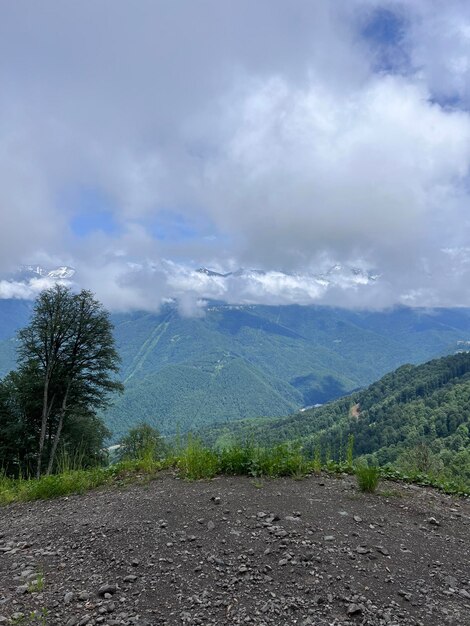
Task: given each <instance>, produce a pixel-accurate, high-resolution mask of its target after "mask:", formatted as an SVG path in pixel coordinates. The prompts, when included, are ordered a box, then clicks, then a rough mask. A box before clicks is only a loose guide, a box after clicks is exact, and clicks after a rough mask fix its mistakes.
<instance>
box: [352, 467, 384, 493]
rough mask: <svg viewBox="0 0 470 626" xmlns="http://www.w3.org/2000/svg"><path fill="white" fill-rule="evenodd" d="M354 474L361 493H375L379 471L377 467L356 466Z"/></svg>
mask: <svg viewBox="0 0 470 626" xmlns="http://www.w3.org/2000/svg"><path fill="white" fill-rule="evenodd" d="M354 473H355V474H356V479H357V484H358V486H359V489H360V490H361V491H364V492H366V493H375V491H376V490H377V487H378V485H379V480H380V469H379V468H378V467H376V466H369V465H363V464H358V465H357V467H356V469H355V472H354Z"/></svg>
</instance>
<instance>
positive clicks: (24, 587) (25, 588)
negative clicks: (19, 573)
mask: <svg viewBox="0 0 470 626" xmlns="http://www.w3.org/2000/svg"><path fill="white" fill-rule="evenodd" d="M16 593H17V594H18V595H19V596H22V595H24V594H25V593H28V585H20V586H19V587H17V588H16Z"/></svg>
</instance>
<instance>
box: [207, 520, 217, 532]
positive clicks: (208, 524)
mask: <svg viewBox="0 0 470 626" xmlns="http://www.w3.org/2000/svg"><path fill="white" fill-rule="evenodd" d="M214 528H215V524H214V522H213V521H212V520H211V519H210V520H209V521H208V522H207V530H214Z"/></svg>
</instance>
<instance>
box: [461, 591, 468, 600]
mask: <svg viewBox="0 0 470 626" xmlns="http://www.w3.org/2000/svg"><path fill="white" fill-rule="evenodd" d="M459 595H461V596H462V597H463V598H467V599H468V600H470V593H468V591H467V590H466V589H459Z"/></svg>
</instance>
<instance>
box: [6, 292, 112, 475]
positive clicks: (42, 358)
mask: <svg viewBox="0 0 470 626" xmlns="http://www.w3.org/2000/svg"><path fill="white" fill-rule="evenodd" d="M18 337H19V341H20V345H19V350H18V357H19V374H20V376H21V375H23V376H25V374H27V378H28V380H29V387H30V388H34V387H36V388H39V389H40V390H41V409H40V426H39V433H38V451H37V464H36V476H37V477H38V478H39V477H40V475H41V472H42V467H43V462H44V461H45V460H46V459H45V451H47V452H48V459H47V461H48V464H47V473H50V472H51V471H52V469H53V467H54V462H55V458H56V453H57V447H58V445H59V441H60V440H61V436H62V431H63V428H64V424H65V423H66V422H67V421H69V420H70V419H71V418H72V417H73V416H77V415H88V416H90V415H92V414H94V412H95V411H96V410H97V409H98V408H104V407H105V406H107V405H108V403H109V394H110V393H111V392H113V391H122V385H121V383H120V382H118V381H117V380H116V379H115V378H113V377H112V374H116V373H117V372H118V370H119V361H120V359H119V355H118V353H117V351H116V349H115V347H114V338H113V334H112V325H111V322H110V320H109V315H108V313H107V311H105V310H104V308H103V306H102V305H101V304H100V303H99V302H98V301H97V300H95V299H94V297H93V294H92V293H91V292H89V291H85V290H83V291H81V292H80V293H78V294H74V293H72V292H71V290H70V289H68V288H66V287H63V286H61V285H56V286H55V287H53V288H51V289H48V290H47V291H44V292H43V293H42V294H41V295H40V296H39V297H38V299H37V301H36V304H35V307H34V312H33V316H32V319H31V322H30V323H29V325H28V326H27V327H26V328H24V329H23V330H21V331H20V332H19V333H18ZM36 397H37V396H36ZM46 438H47V441H46ZM46 443H47V445H46Z"/></svg>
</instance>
